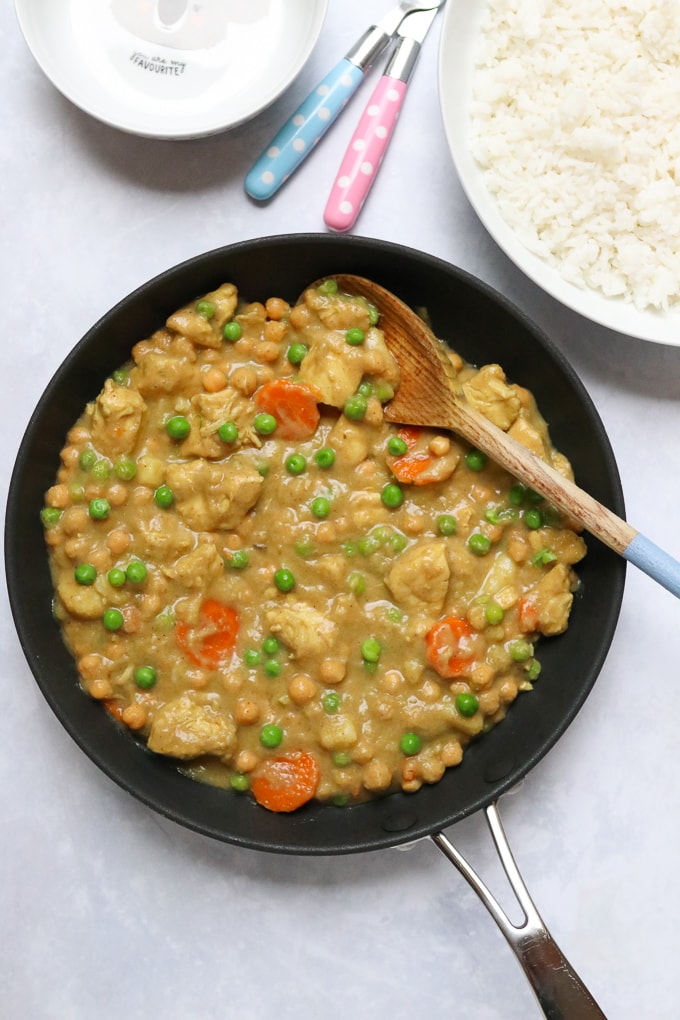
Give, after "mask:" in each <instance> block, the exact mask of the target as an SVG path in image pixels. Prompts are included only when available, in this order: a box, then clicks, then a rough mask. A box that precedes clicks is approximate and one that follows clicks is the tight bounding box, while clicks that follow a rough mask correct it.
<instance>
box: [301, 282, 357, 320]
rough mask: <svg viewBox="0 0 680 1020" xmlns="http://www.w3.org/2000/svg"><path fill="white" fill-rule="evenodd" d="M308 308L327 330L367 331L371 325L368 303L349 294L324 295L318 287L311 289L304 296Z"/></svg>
mask: <svg viewBox="0 0 680 1020" xmlns="http://www.w3.org/2000/svg"><path fill="white" fill-rule="evenodd" d="M303 300H304V302H305V304H306V305H307V307H308V308H310V309H311V310H312V311H314V312H316V314H317V315H318V317H319V319H320V320H321V322H322V323H323V325H324V326H325V327H326V329H341V330H346V329H351V328H352V326H356V327H357V328H358V329H363V330H367V329H368V328H369V326H370V324H371V322H370V318H369V309H368V302H367V301H366V299H365V298H362V297H350V296H349V295H347V294H324V293H322V291H319V290H318V289H317V288H316V287H310V288H309V290H306V291H305V293H304V295H303Z"/></svg>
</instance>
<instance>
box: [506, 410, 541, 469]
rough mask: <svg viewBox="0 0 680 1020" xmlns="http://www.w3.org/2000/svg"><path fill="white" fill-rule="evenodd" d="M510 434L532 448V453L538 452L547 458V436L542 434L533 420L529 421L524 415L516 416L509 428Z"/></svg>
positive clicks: (538, 455) (528, 448)
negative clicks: (533, 423)
mask: <svg viewBox="0 0 680 1020" xmlns="http://www.w3.org/2000/svg"><path fill="white" fill-rule="evenodd" d="M508 435H509V436H510V437H511V439H514V440H515V441H516V442H518V443H521V444H522V446H525V447H526V448H527V450H531V452H532V453H534V454H536V456H537V457H540V458H541V459H542V460H547V456H546V451H547V445H546V440H547V436H545V435H541V433H540V432H539V430H538V429H537V428H536V426H535V425H532V424H531V422H529V421H527V419H526V418H524V417H523V416H522V415H520V416H519V418H516V419H515V421H514V422H513V423H512V425H511V426H510V428H509V429H508Z"/></svg>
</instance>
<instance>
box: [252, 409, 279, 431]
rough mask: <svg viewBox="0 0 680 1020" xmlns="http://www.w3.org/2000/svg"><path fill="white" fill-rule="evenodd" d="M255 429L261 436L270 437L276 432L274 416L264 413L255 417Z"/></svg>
mask: <svg viewBox="0 0 680 1020" xmlns="http://www.w3.org/2000/svg"><path fill="white" fill-rule="evenodd" d="M253 427H254V429H255V431H256V432H259V434H260V435H261V436H270V435H271V434H272V432H274V431H275V430H276V418H275V417H274V415H273V414H267V412H266V411H262V412H261V413H260V414H256V415H255V418H254V420H253Z"/></svg>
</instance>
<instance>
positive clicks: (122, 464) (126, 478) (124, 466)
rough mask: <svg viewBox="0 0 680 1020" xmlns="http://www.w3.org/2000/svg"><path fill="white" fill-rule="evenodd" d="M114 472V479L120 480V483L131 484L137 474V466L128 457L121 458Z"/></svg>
mask: <svg viewBox="0 0 680 1020" xmlns="http://www.w3.org/2000/svg"><path fill="white" fill-rule="evenodd" d="M114 471H115V472H116V477H117V478H120V480H121V482H131V481H132V479H133V478H134V477H135V475H136V474H137V465H136V464H135V462H134V460H132V459H131V458H130V457H121V459H120V460H119V461H117V463H116V466H115V468H114Z"/></svg>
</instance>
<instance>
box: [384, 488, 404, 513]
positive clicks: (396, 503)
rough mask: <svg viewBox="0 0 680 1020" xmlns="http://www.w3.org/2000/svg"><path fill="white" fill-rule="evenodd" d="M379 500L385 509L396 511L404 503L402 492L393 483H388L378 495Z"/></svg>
mask: <svg viewBox="0 0 680 1020" xmlns="http://www.w3.org/2000/svg"><path fill="white" fill-rule="evenodd" d="M380 498H381V500H382V502H383V504H384V505H385V506H386V507H389V508H390V510H396V508H397V507H400V506H401V504H402V503H403V502H404V492H403V490H402V489H401V488H400V487H399V486H398V485H397V484H396V483H395V482H388V484H387V485H386V486H384V488H383V490H382V492H381V493H380Z"/></svg>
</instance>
